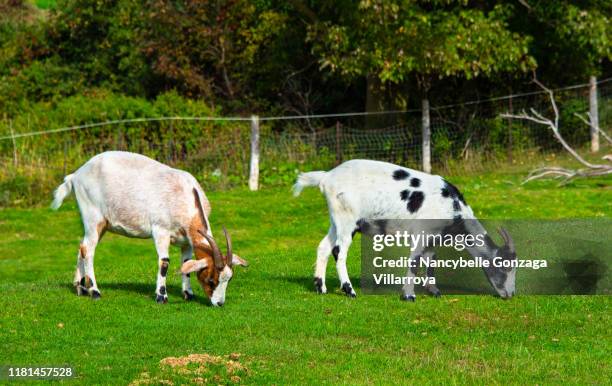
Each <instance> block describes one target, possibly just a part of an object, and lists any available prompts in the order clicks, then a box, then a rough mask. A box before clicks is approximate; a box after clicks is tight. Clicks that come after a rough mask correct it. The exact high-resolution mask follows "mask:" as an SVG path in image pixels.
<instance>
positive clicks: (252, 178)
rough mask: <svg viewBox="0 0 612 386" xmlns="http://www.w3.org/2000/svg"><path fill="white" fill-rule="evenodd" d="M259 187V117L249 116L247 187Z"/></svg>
mask: <svg viewBox="0 0 612 386" xmlns="http://www.w3.org/2000/svg"><path fill="white" fill-rule="evenodd" d="M258 188H259V117H258V116H257V115H253V116H251V167H250V169H249V189H251V190H257V189H258Z"/></svg>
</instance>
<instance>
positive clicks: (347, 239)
mask: <svg viewBox="0 0 612 386" xmlns="http://www.w3.org/2000/svg"><path fill="white" fill-rule="evenodd" d="M351 233H352V229H351V228H349V227H346V226H341V227H338V233H337V234H336V245H335V246H334V248H333V249H332V254H333V255H334V258H335V259H336V270H337V271H338V278H339V279H340V288H341V289H342V291H343V292H344V293H345V294H346V295H347V296H349V297H352V298H354V297H356V296H357V294H356V293H355V290H353V285H352V284H351V280H350V279H349V275H348V271H347V269H346V258H347V256H348V250H349V247H350V246H351V242H352V241H353V238H352V236H351Z"/></svg>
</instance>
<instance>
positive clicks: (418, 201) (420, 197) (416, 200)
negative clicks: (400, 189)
mask: <svg viewBox="0 0 612 386" xmlns="http://www.w3.org/2000/svg"><path fill="white" fill-rule="evenodd" d="M424 200H425V195H424V194H423V192H412V194H411V195H410V199H409V200H408V205H407V206H408V211H409V212H410V213H414V212H416V211H417V210H419V208H421V205H423V201H424Z"/></svg>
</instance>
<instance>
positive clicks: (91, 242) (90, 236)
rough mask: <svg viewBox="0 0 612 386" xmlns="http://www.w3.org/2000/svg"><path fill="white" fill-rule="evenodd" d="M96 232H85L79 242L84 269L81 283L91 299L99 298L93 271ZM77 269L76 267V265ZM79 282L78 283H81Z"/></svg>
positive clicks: (96, 243) (96, 242) (96, 239)
mask: <svg viewBox="0 0 612 386" xmlns="http://www.w3.org/2000/svg"><path fill="white" fill-rule="evenodd" d="M98 241H99V238H98V233H97V232H94V233H87V234H86V235H85V237H84V238H83V241H82V242H81V247H80V254H81V257H82V259H83V261H82V264H83V268H84V271H85V277H84V278H82V279H84V280H81V283H82V284H83V286H82V287H83V288H86V289H87V291H88V292H89V294H90V295H91V298H92V299H99V298H100V296H101V295H100V290H99V289H98V283H97V282H96V275H95V273H94V255H95V253H96V246H97V245H98ZM77 269H78V267H77ZM81 283H80V284H81Z"/></svg>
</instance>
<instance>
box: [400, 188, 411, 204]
mask: <svg viewBox="0 0 612 386" xmlns="http://www.w3.org/2000/svg"><path fill="white" fill-rule="evenodd" d="M408 195H410V190H408V189H405V190H402V191H401V192H400V198H401V199H402V201H406V200H408Z"/></svg>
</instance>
